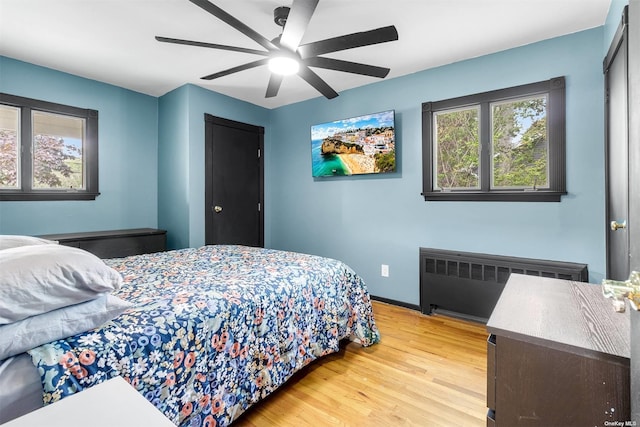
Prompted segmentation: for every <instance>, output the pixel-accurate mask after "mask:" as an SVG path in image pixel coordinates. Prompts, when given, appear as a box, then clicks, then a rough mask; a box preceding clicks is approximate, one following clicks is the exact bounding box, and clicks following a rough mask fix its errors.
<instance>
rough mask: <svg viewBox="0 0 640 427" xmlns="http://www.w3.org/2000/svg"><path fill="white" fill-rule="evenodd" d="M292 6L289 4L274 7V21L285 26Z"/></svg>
mask: <svg viewBox="0 0 640 427" xmlns="http://www.w3.org/2000/svg"><path fill="white" fill-rule="evenodd" d="M290 9H291V8H289V7H287V6H280V7H276V8H275V9H273V22H275V23H276V24H277V25H279V26H281V27H283V28H284V24H286V23H287V18H288V17H289V10H290Z"/></svg>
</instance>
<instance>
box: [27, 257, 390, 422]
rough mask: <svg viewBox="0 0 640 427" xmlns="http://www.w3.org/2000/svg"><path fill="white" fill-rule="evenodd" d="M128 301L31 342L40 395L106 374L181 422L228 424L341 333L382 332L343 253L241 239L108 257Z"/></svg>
mask: <svg viewBox="0 0 640 427" xmlns="http://www.w3.org/2000/svg"><path fill="white" fill-rule="evenodd" d="M106 262H107V264H108V265H110V266H111V267H113V268H114V269H116V270H117V271H119V272H120V273H121V274H122V276H123V278H124V282H125V284H124V285H123V287H122V288H121V289H120V290H119V291H117V292H116V293H115V295H117V296H119V297H121V298H122V299H125V300H127V301H130V302H132V303H134V307H132V308H131V309H129V310H127V311H126V312H124V313H123V314H121V315H120V316H118V317H117V318H115V319H114V320H112V321H110V322H108V323H106V324H105V325H103V326H102V327H100V328H98V329H94V330H91V331H87V332H85V333H82V334H79V335H76V336H73V337H70V338H66V339H63V340H58V341H55V342H52V343H49V344H45V345H43V346H40V347H37V348H35V349H33V350H31V351H29V353H30V354H31V357H32V359H33V362H34V364H35V365H36V366H37V367H38V370H39V372H40V375H41V377H42V381H43V386H44V401H45V403H51V402H55V401H57V400H59V399H61V398H63V397H66V396H68V395H71V394H73V393H75V392H76V391H79V390H82V389H84V388H87V387H90V386H92V385H95V384H98V383H100V382H103V381H105V380H107V379H109V378H112V377H114V376H118V375H119V376H122V377H124V378H125V379H126V380H127V381H129V382H130V383H131V384H132V385H133V386H134V387H135V388H136V389H137V390H138V391H139V392H140V393H142V394H143V395H144V396H145V397H146V398H147V400H149V401H151V402H152V403H153V404H154V405H155V406H156V407H157V408H158V409H160V410H161V411H162V412H163V413H164V414H165V415H166V416H167V417H168V418H169V419H170V420H172V421H173V422H174V423H175V424H176V425H180V426H194V427H195V426H207V427H212V426H225V425H228V424H230V423H231V422H232V421H233V420H234V419H236V418H237V417H238V416H239V415H240V414H242V413H243V412H244V411H245V410H246V409H247V408H248V407H249V406H251V405H252V404H254V403H256V402H258V401H259V400H261V399H262V398H264V397H266V396H267V395H268V394H270V393H271V392H272V391H273V390H275V389H276V388H277V387H279V386H280V385H282V384H283V383H284V382H285V381H286V380H287V379H288V378H290V377H291V376H292V375H293V374H294V373H295V372H296V371H298V370H300V369H301V368H303V367H304V366H306V365H308V364H309V363H310V362H311V361H313V360H315V359H317V358H319V357H321V356H324V355H326V354H329V353H333V352H336V351H338V350H339V344H338V342H339V341H340V340H341V339H343V338H349V339H351V340H355V341H359V342H360V343H361V344H362V345H364V346H368V345H371V344H374V343H376V342H377V341H378V340H379V333H378V329H377V328H376V325H375V321H374V318H373V312H372V308H371V303H370V299H369V294H368V292H367V289H366V287H365V285H364V283H363V281H362V279H361V278H360V277H359V276H357V275H356V274H355V273H354V272H353V271H352V270H351V269H350V268H349V267H348V266H346V265H345V264H343V263H342V262H340V261H336V260H332V259H327V258H322V257H317V256H312V255H305V254H300V253H294V252H284V251H277V250H270V249H261V248H251V247H243V246H204V247H202V248H198V249H182V250H177V251H170V252H161V253H156V254H146V255H137V256H132V257H128V258H122V259H111V260H106Z"/></svg>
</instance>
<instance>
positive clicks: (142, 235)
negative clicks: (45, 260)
mask: <svg viewBox="0 0 640 427" xmlns="http://www.w3.org/2000/svg"><path fill="white" fill-rule="evenodd" d="M40 237H43V238H45V239H50V240H57V241H58V242H59V243H60V244H61V245H66V246H73V247H76V248H80V249H84V250H86V251H88V252H91V253H93V254H94V255H96V256H98V257H100V258H121V257H126V256H129V255H139V254H146V253H152V252H161V251H164V250H165V249H166V242H167V232H166V230H158V229H155V228H134V229H128V230H108V231H89V232H84V233H64V234H48V235H44V236H40Z"/></svg>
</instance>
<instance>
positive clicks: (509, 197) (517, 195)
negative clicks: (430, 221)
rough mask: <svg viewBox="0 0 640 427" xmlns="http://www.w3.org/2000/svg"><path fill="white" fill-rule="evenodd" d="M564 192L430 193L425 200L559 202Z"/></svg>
mask: <svg viewBox="0 0 640 427" xmlns="http://www.w3.org/2000/svg"><path fill="white" fill-rule="evenodd" d="M566 194H567V192H566V191H542V190H538V191H517V192H515V191H508V192H507V191H500V192H498V191H496V192H491V193H488V192H480V191H432V192H427V193H422V195H423V196H424V199H425V200H428V201H434V202H435V201H442V202H559V201H560V200H561V197H562V196H563V195H566Z"/></svg>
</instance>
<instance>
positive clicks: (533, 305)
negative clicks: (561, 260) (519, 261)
mask: <svg viewBox="0 0 640 427" xmlns="http://www.w3.org/2000/svg"><path fill="white" fill-rule="evenodd" d="M601 292H602V291H601V287H600V285H594V284H589V283H580V282H572V281H567V280H559V279H550V278H543V277H533V276H525V275H521V274H512V275H511V276H510V278H509V280H508V281H507V284H506V285H505V288H504V291H503V292H502V295H501V296H500V299H499V300H498V303H497V305H496V307H495V309H494V310H493V313H492V314H491V317H490V318H489V321H488V323H487V330H488V332H489V333H490V336H489V340H488V352H487V359H488V360H487V406H488V408H489V412H488V414H487V426H508V427H512V426H544V427H546V426H563V427H569V426H580V427H583V426H607V425H610V426H613V425H621V426H622V425H630V424H625V423H626V422H629V421H630V419H631V415H630V412H631V411H630V397H629V357H630V343H629V313H628V312H627V313H616V312H615V311H614V309H613V306H612V304H611V300H608V299H605V298H604V297H603V296H602V293H601ZM616 423H619V424H616Z"/></svg>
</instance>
